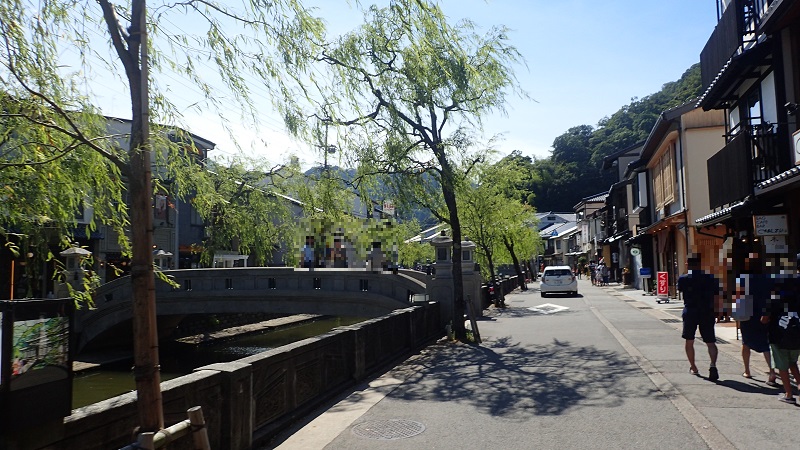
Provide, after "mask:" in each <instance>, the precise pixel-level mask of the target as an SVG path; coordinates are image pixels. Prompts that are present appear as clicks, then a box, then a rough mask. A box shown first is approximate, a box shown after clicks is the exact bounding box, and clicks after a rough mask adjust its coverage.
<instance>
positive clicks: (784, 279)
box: [761, 254, 800, 404]
mask: <svg viewBox="0 0 800 450" xmlns="http://www.w3.org/2000/svg"><path fill="white" fill-rule="evenodd" d="M796 262H797V263H800V254H798V255H797V258H796ZM768 313H769V314H767V315H764V316H761V323H764V324H767V325H768V327H769V347H770V353H771V355H772V366H773V367H774V368H775V369H776V370H777V371H778V375H780V377H781V383H782V384H783V391H784V393H783V394H781V395H780V397H779V400H780V401H782V402H785V403H791V404H796V403H797V401H796V400H795V398H794V392H793V389H792V383H791V381H790V379H789V372H791V373H792V376H793V377H794V379H795V381H796V380H800V371H798V369H797V359H798V357H800V279H798V277H797V275H796V274H791V275H789V274H781V275H780V278H778V279H777V281H776V283H775V286H774V288H773V290H772V295H771V297H770V301H769V306H768Z"/></svg>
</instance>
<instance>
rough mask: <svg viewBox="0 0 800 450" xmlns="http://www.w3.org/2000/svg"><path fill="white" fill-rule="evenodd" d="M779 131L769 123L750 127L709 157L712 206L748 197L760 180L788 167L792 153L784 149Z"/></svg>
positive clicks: (723, 204)
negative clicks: (780, 142) (782, 150)
mask: <svg viewBox="0 0 800 450" xmlns="http://www.w3.org/2000/svg"><path fill="white" fill-rule="evenodd" d="M776 131H777V130H775V128H774V127H773V126H772V125H769V124H767V125H757V126H752V127H749V129H747V130H745V131H743V132H741V133H739V134H737V135H736V136H734V137H733V138H732V139H731V140H730V141H729V142H728V144H727V145H726V146H725V147H723V148H722V150H720V151H719V152H717V153H716V154H715V155H714V156H712V157H711V158H709V159H708V162H707V167H708V197H709V204H710V206H711V208H712V209H715V208H719V207H723V206H725V205H729V204H731V203H734V202H737V201H739V200H742V199H744V198H745V197H747V196H748V195H750V194H752V193H753V192H754V187H755V185H756V184H758V183H760V182H762V181H764V180H767V179H769V178H771V177H774V176H775V175H778V174H779V173H781V172H783V171H784V170H786V169H788V167H789V161H788V154H785V153H786V152H781V151H780V147H779V146H778V139H777V136H778V135H777V133H776Z"/></svg>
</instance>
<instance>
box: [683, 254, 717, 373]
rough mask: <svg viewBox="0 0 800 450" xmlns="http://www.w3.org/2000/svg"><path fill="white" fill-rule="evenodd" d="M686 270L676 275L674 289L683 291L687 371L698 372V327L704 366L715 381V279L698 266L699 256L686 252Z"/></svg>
mask: <svg viewBox="0 0 800 450" xmlns="http://www.w3.org/2000/svg"><path fill="white" fill-rule="evenodd" d="M686 264H687V266H688V268H689V272H688V273H686V274H684V275H681V276H680V277H679V278H678V290H679V291H681V292H682V293H683V304H684V306H683V333H682V335H681V337H683V339H685V344H684V346H685V349H686V358H687V359H688V360H689V372H691V373H692V374H693V375H698V373H699V371H698V370H697V365H696V364H695V362H694V335H695V331H697V329H698V328H699V329H700V337H702V339H703V342H705V343H706V346H707V347H708V356H709V358H710V359H711V366H710V367H709V369H708V379H709V380H710V381H717V380H719V372H718V371H717V354H718V350H717V344H716V340H717V338H716V336H715V334H714V322H715V307H716V305H717V301H718V300H719V298H720V284H719V281H717V279H716V278H715V277H714V275H711V274H709V273H706V272H704V271H703V270H701V269H700V255H697V254H692V255H689V258H688V260H687V263H686Z"/></svg>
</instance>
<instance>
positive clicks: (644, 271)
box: [639, 267, 653, 278]
mask: <svg viewBox="0 0 800 450" xmlns="http://www.w3.org/2000/svg"><path fill="white" fill-rule="evenodd" d="M639 276H640V277H642V278H650V277H652V276H653V271H652V270H651V269H650V268H649V267H642V268H641V269H639Z"/></svg>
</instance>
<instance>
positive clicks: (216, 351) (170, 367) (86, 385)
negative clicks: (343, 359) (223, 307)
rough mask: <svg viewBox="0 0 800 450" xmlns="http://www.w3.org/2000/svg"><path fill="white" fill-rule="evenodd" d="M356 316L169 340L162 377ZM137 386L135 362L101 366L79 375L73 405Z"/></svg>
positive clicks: (355, 320) (314, 333) (313, 333)
mask: <svg viewBox="0 0 800 450" xmlns="http://www.w3.org/2000/svg"><path fill="white" fill-rule="evenodd" d="M363 320H364V319H363V318H355V317H331V318H326V319H320V320H316V321H314V322H311V323H306V324H302V325H297V326H293V327H291V328H286V329H283V330H278V331H270V332H267V333H264V334H257V335H249V336H242V337H239V338H234V339H231V340H228V341H225V342H220V343H216V344H206V345H198V346H190V345H185V344H177V343H169V344H162V345H161V347H160V349H159V350H160V355H159V358H160V360H161V361H160V362H161V380H162V381H166V380H170V379H172V378H176V377H179V376H181V375H185V374H187V373H191V371H192V370H194V369H196V368H197V367H202V366H205V365H207V364H213V363H219V362H229V361H235V360H237V359H241V358H244V357H246V356H250V355H255V354H257V353H261V352H264V351H267V350H269V349H272V348H276V347H280V346H282V345H286V344H291V343H292V342H297V341H300V340H303V339H306V338H308V337H313V336H318V335H320V334H323V333H327V332H328V331H330V330H332V329H333V328H336V327H339V326H346V325H352V324H354V323H358V322H361V321H363ZM135 389H136V383H135V382H134V380H133V374H132V373H131V362H130V361H128V362H122V363H115V364H112V365H109V366H104V367H103V368H101V369H97V370H90V371H85V372H81V373H77V374H75V380H74V381H73V383H72V407H73V408H80V407H82V406H86V405H90V404H92V403H96V402H99V401H101V400H105V399H107V398H111V397H115V396H117V395H120V394H124V393H126V392H130V391H133V390H135Z"/></svg>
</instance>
